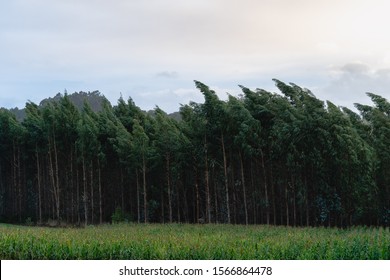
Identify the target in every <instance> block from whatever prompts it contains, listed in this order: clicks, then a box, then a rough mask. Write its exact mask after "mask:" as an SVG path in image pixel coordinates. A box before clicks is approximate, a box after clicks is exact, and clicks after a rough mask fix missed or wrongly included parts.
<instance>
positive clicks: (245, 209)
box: [238, 151, 248, 225]
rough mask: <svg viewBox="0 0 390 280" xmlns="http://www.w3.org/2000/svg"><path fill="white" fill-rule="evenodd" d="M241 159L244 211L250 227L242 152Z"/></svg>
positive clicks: (246, 221) (246, 222)
mask: <svg viewBox="0 0 390 280" xmlns="http://www.w3.org/2000/svg"><path fill="white" fill-rule="evenodd" d="M238 154H239V157H240V165H241V184H242V192H243V196H244V211H245V224H246V225H248V206H247V200H246V187H245V175H244V163H243V161H242V154H241V151H240V152H238Z"/></svg>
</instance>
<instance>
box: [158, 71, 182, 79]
mask: <svg viewBox="0 0 390 280" xmlns="http://www.w3.org/2000/svg"><path fill="white" fill-rule="evenodd" d="M156 77H158V78H169V79H175V78H177V77H178V73H177V72H175V71H172V72H170V71H162V72H158V73H157V74H156Z"/></svg>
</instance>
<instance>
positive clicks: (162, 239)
mask: <svg viewBox="0 0 390 280" xmlns="http://www.w3.org/2000/svg"><path fill="white" fill-rule="evenodd" d="M0 258H1V259H23V260H25V259H61V260H64V259H83V260H86V259H94V260H97V259H104V260H107V259H126V260H129V259H159V260H169V259H193V260H195V259H202V260H205V259H236V260H244V259H272V260H279V259H287V260H292V259H304V260H316V259H330V260H342V259H348V260H351V259H359V260H366V259H385V260H389V259H390V233H389V229H388V228H386V229H384V228H369V227H367V228H366V227H355V228H350V229H345V230H342V229H336V228H330V229H329V228H291V227H274V226H234V225H182V224H171V225H158V224H146V225H144V224H141V225H138V224H117V225H103V226H89V227H87V228H81V229H77V228H42V227H24V226H13V225H0Z"/></svg>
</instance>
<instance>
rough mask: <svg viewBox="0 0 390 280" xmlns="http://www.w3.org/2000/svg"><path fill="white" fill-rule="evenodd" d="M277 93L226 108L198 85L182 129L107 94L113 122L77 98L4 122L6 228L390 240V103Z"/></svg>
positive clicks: (184, 109) (183, 110)
mask: <svg viewBox="0 0 390 280" xmlns="http://www.w3.org/2000/svg"><path fill="white" fill-rule="evenodd" d="M274 82H275V84H276V86H277V88H278V89H279V91H280V93H273V92H269V91H266V90H263V89H256V90H252V89H249V88H246V87H244V86H240V88H241V90H242V94H240V95H239V96H237V97H235V96H232V95H229V96H228V99H227V100H221V99H219V98H218V96H217V94H216V92H215V91H213V90H212V89H210V88H209V87H208V86H206V85H205V84H203V83H201V82H199V81H195V86H196V87H197V88H198V89H199V91H200V94H203V96H204V102H203V103H195V102H190V103H189V104H185V105H181V107H180V119H176V118H172V117H170V116H169V115H168V114H167V113H165V112H164V111H163V110H161V109H160V108H159V107H156V108H155V110H154V111H153V112H152V113H150V112H149V113H147V112H145V111H143V110H142V109H141V108H139V107H138V106H136V104H135V103H134V101H133V100H132V99H131V98H129V99H128V100H124V99H123V98H122V97H121V98H120V99H119V100H118V103H117V105H115V106H112V105H111V104H110V102H109V101H108V100H106V99H105V98H104V96H101V95H100V93H99V92H97V93H96V92H94V93H93V95H97V96H100V97H101V98H102V99H103V102H102V105H101V108H100V109H99V110H93V109H92V107H91V105H90V103H89V102H88V101H87V100H88V96H89V95H90V94H86V95H85V96H86V97H85V101H84V102H83V104H82V105H81V106H79V107H77V106H76V105H75V104H74V102H72V101H71V98H70V97H71V95H68V94H67V93H64V94H60V95H58V96H57V97H58V98H57V99H56V100H51V101H49V102H45V103H44V104H41V105H37V104H35V103H33V102H27V103H26V106H25V108H24V111H25V116H24V117H23V119H21V120H19V119H17V118H16V116H15V114H14V113H13V112H12V111H11V110H9V109H4V108H2V109H0V222H7V223H18V224H25V223H26V222H29V223H33V224H37V225H45V224H47V223H49V221H52V222H53V221H54V223H56V224H58V225H60V224H64V225H75V226H84V225H89V224H102V223H110V222H116V221H129V222H136V223H220V224H225V223H226V224H267V225H286V226H326V227H328V226H329V227H348V226H354V225H367V226H389V222H390V103H389V101H387V100H386V99H385V98H383V97H381V96H379V95H376V94H373V93H367V95H368V96H369V97H370V98H371V100H372V105H363V104H355V107H356V110H351V109H348V108H345V107H339V106H336V105H335V104H333V103H332V102H330V101H326V102H324V101H322V100H319V99H318V98H316V97H315V95H314V94H313V93H312V92H311V91H310V90H308V89H306V88H302V87H299V86H297V85H296V84H293V83H289V84H286V83H284V82H282V81H279V80H276V79H275V80H274Z"/></svg>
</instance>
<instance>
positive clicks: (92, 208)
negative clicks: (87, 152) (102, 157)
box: [89, 160, 94, 224]
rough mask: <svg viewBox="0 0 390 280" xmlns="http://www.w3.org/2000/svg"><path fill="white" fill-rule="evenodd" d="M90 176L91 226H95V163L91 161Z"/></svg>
mask: <svg viewBox="0 0 390 280" xmlns="http://www.w3.org/2000/svg"><path fill="white" fill-rule="evenodd" d="M89 175H90V179H91V182H90V186H91V224H93V222H94V219H93V216H94V201H93V161H92V160H91V166H90V168H89Z"/></svg>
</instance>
